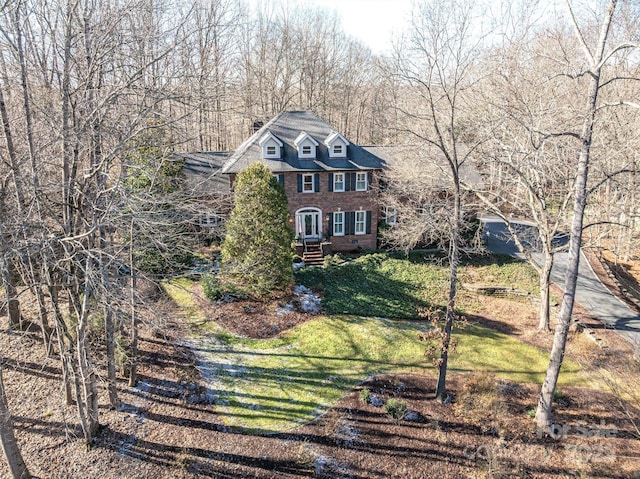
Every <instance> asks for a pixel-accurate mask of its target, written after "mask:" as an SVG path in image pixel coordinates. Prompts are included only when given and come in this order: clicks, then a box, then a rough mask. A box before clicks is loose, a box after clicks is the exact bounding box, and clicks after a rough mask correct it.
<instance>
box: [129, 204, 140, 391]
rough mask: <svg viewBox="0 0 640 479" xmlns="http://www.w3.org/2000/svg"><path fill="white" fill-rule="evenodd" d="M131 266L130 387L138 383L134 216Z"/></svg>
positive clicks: (130, 248)
mask: <svg viewBox="0 0 640 479" xmlns="http://www.w3.org/2000/svg"><path fill="white" fill-rule="evenodd" d="M129 235H130V238H131V239H130V243H129V268H130V272H131V286H130V288H129V295H130V301H131V342H130V343H129V354H130V355H131V359H130V364H131V367H130V369H129V387H134V386H135V385H136V384H137V383H138V314H137V311H136V272H135V268H136V265H135V255H134V247H133V245H134V237H133V217H132V218H131V225H130V229H129Z"/></svg>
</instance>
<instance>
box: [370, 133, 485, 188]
mask: <svg viewBox="0 0 640 479" xmlns="http://www.w3.org/2000/svg"><path fill="white" fill-rule="evenodd" d="M362 148H364V149H365V150H367V151H369V152H370V153H371V154H374V155H376V156H378V157H380V158H382V160H383V161H384V163H385V165H386V166H393V165H394V164H395V166H396V168H402V169H405V170H406V171H407V172H408V174H411V175H415V176H423V177H424V178H425V179H428V180H429V182H431V184H432V185H433V186H441V187H443V188H445V189H446V188H448V187H449V185H450V184H451V171H450V169H449V166H448V164H447V162H446V160H445V158H444V156H443V154H442V152H441V151H440V150H439V149H437V148H436V147H434V146H432V145H428V144H422V145H400V146H363V147H362ZM459 150H460V154H461V155H467V154H468V152H469V151H468V148H466V147H465V146H464V145H460V146H459ZM460 177H461V179H462V180H463V181H464V182H465V183H467V184H469V185H471V186H474V187H481V186H482V184H483V182H482V176H481V175H480V172H479V171H478V167H477V165H476V163H475V160H474V158H473V157H472V156H467V158H466V159H465V160H464V162H463V164H462V165H461V166H460Z"/></svg>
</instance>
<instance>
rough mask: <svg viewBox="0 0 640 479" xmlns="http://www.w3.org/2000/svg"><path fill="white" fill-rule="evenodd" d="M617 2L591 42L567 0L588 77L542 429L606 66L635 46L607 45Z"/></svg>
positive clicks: (570, 287) (567, 312) (566, 319)
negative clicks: (566, 253)
mask: <svg viewBox="0 0 640 479" xmlns="http://www.w3.org/2000/svg"><path fill="white" fill-rule="evenodd" d="M616 5H617V1H616V0H610V1H609V2H608V4H607V8H606V10H605V11H604V12H603V13H602V18H601V21H600V25H599V32H598V37H597V38H596V39H595V42H593V44H591V45H590V44H589V36H588V35H587V30H586V29H585V28H584V27H581V26H580V25H579V24H578V19H577V18H576V12H575V10H574V8H573V7H572V5H571V3H570V1H569V0H567V12H568V15H569V19H570V21H571V23H572V24H573V27H574V31H575V34H576V36H577V39H578V42H579V44H580V46H581V47H582V50H583V55H584V60H583V64H584V65H585V67H586V68H585V70H584V71H583V72H580V74H581V75H580V76H582V74H584V75H586V79H585V81H584V101H585V105H584V112H583V118H584V121H583V125H582V130H581V132H580V133H579V134H578V135H577V139H578V140H579V142H580V148H579V157H578V163H577V168H576V177H575V183H574V204H573V216H572V220H571V239H570V242H569V259H568V266H567V275H566V279H565V284H564V295H563V298H562V306H561V309H560V316H559V318H558V323H557V326H556V330H555V334H554V340H553V346H552V349H551V359H550V362H549V368H548V369H547V374H546V376H545V380H544V383H543V384H542V389H541V392H540V399H539V401H538V409H537V413H536V423H537V425H538V428H539V429H540V430H543V431H550V430H551V428H552V423H553V417H552V399H553V394H554V392H555V389H556V385H557V382H558V376H559V374H560V367H561V366H562V360H563V357H564V351H565V347H566V342H567V335H568V332H569V326H570V321H571V315H572V312H573V306H574V301H575V291H576V284H577V278H578V265H579V262H580V247H581V244H582V233H583V220H584V215H585V207H586V203H587V192H588V184H587V182H588V179H589V166H590V160H591V148H592V141H593V136H594V126H595V124H596V117H597V114H598V111H599V93H600V90H601V88H602V87H603V86H604V83H603V69H604V68H605V66H606V65H607V63H608V61H609V60H610V59H611V57H612V56H614V55H615V54H616V53H617V52H619V51H621V50H624V49H629V48H633V47H634V45H633V44H632V43H628V42H623V43H621V44H618V45H616V46H614V47H612V48H607V47H608V44H609V37H610V33H611V29H612V25H613V21H614V17H615V12H616Z"/></svg>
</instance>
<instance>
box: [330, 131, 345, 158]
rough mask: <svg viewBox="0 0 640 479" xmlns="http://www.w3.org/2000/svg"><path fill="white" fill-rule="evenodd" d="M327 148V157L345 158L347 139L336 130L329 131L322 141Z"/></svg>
mask: <svg viewBox="0 0 640 479" xmlns="http://www.w3.org/2000/svg"><path fill="white" fill-rule="evenodd" d="M324 144H325V145H327V149H328V150H329V158H346V157H347V146H348V145H349V141H348V140H347V139H346V138H345V137H344V136H342V135H341V134H340V133H338V132H333V133H331V134H330V135H329V136H328V137H327V139H326V140H325V141H324Z"/></svg>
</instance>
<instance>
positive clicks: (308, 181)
mask: <svg viewBox="0 0 640 479" xmlns="http://www.w3.org/2000/svg"><path fill="white" fill-rule="evenodd" d="M302 191H306V192H309V191H311V192H312V191H313V175H304V176H303V177H302Z"/></svg>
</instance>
